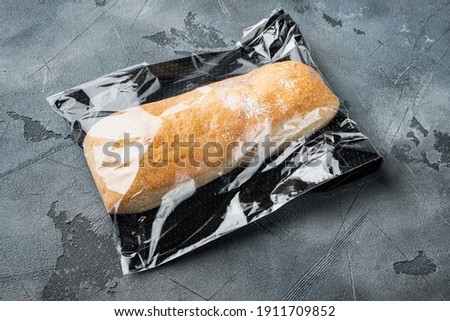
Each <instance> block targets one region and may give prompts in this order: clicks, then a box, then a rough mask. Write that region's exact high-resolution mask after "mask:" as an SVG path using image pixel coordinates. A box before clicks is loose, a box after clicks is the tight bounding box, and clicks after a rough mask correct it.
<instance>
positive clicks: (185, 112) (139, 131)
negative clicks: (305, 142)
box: [84, 61, 339, 214]
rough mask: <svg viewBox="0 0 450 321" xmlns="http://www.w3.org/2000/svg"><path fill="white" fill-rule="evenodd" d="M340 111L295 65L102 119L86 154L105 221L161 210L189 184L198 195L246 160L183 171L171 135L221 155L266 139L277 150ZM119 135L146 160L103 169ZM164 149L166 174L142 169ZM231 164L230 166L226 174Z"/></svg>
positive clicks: (311, 75)
mask: <svg viewBox="0 0 450 321" xmlns="http://www.w3.org/2000/svg"><path fill="white" fill-rule="evenodd" d="M338 108H339V101H338V99H337V97H336V96H335V95H334V94H333V93H332V92H331V91H330V90H329V89H328V87H327V86H326V85H325V84H324V82H323V81H322V79H321V78H320V76H319V74H318V73H317V71H315V70H314V69H313V68H311V67H309V66H307V65H305V64H303V63H300V62H294V61H286V62H279V63H274V64H270V65H266V66H264V67H261V68H258V69H256V70H253V71H252V72H250V73H248V74H245V75H243V76H239V77H234V78H230V79H227V80H223V81H220V82H216V83H213V84H210V85H207V86H204V87H201V88H198V89H195V90H193V91H190V92H187V93H185V94H182V95H179V96H176V97H172V98H169V99H165V100H162V101H158V102H154V103H150V104H145V105H142V106H138V107H132V108H129V109H126V110H124V111H121V112H118V113H115V114H113V115H110V116H108V117H105V118H103V119H102V120H100V121H99V122H98V123H96V124H95V125H94V126H93V127H92V128H91V130H90V131H89V132H88V133H87V135H86V138H85V140H84V151H85V156H86V159H87V163H88V165H89V168H90V170H91V172H92V175H93V177H94V180H95V183H96V184H97V187H98V190H99V192H100V195H101V197H102V199H103V202H104V204H105V206H106V209H107V210H108V211H109V212H110V213H121V214H127V213H140V212H143V211H146V210H149V209H152V208H155V207H157V206H159V205H160V203H161V199H162V197H163V196H164V195H165V194H166V193H167V192H168V191H170V190H171V189H172V188H173V187H174V186H176V185H177V184H178V183H180V182H182V181H185V180H187V179H193V180H194V181H195V186H196V188H198V187H200V186H202V185H204V184H207V183H209V182H210V181H212V180H214V179H216V178H217V177H219V176H221V175H223V174H224V173H226V172H228V171H230V170H232V169H233V168H234V167H236V166H237V165H238V162H237V161H238V160H239V159H240V158H242V157H243V156H244V155H243V154H242V153H240V152H239V148H236V149H234V153H233V154H232V155H224V156H223V157H221V158H216V159H214V161H215V162H216V161H218V162H216V163H215V164H219V165H218V166H215V167H211V166H207V165H206V164H204V163H202V162H201V164H200V165H199V166H192V164H189V163H188V162H186V165H185V166H184V167H180V166H178V165H177V162H176V160H177V159H175V155H174V153H173V148H171V147H170V143H172V142H173V141H174V137H175V135H176V134H178V135H179V141H184V142H187V141H189V135H192V134H193V135H194V137H195V141H196V142H199V143H200V144H201V147H203V146H204V144H206V143H208V142H217V143H219V144H220V145H221V146H223V148H224V150H225V149H226V146H228V145H229V144H230V143H233V142H237V143H239V144H240V145H241V144H242V143H245V142H250V141H253V142H258V141H261V137H262V135H263V134H270V135H271V139H272V141H275V142H278V143H279V142H282V141H293V140H296V139H298V138H299V137H302V136H304V135H308V134H311V133H313V132H314V131H316V130H318V129H320V128H322V127H324V126H326V125H327V124H328V122H329V121H330V120H331V119H332V118H333V117H334V116H335V115H336V112H337V110H338ZM124 133H129V137H130V142H139V143H141V144H143V145H144V146H145V153H144V154H143V155H140V156H141V157H140V158H139V155H138V154H137V153H135V154H131V159H130V160H129V161H128V162H127V163H126V164H124V163H123V162H122V164H120V165H118V166H115V167H108V166H103V165H102V163H103V162H109V161H111V158H110V157H107V156H106V155H105V153H103V151H102V147H103V145H104V144H105V143H107V142H114V143H116V146H114V148H112V149H111V151H116V152H119V153H120V152H121V151H122V150H123V145H124V144H125V141H124ZM164 142H166V143H168V144H169V149H168V150H169V153H168V159H167V166H164V167H155V166H153V165H151V164H150V162H148V161H147V157H149V151H150V150H152V159H153V160H154V161H158V160H160V159H161V158H162V157H163V154H162V152H161V148H162V146H163V143H164ZM129 150H130V151H131V150H133V147H130V149H129ZM135 150H136V151H137V150H138V149H137V148H135ZM193 154H194V158H195V160H197V161H201V160H202V157H203V156H204V155H203V148H195V149H194V153H193ZM142 156H143V157H142ZM266 156H268V155H266ZM178 158H179V159H180V160H187V158H188V155H187V149H186V148H181V149H179V157H178ZM231 158H232V159H233V160H235V162H233V164H234V165H233V166H231V167H230V166H227V164H228V165H229V162H230V159H231ZM139 165H140V166H139Z"/></svg>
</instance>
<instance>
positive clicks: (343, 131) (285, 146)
mask: <svg viewBox="0 0 450 321" xmlns="http://www.w3.org/2000/svg"><path fill="white" fill-rule="evenodd" d="M289 60H290V61H299V62H302V63H304V64H306V65H308V66H309V67H310V68H311V72H313V73H314V72H316V71H315V70H317V66H316V64H315V63H314V62H313V60H312V59H311V56H310V54H309V50H308V49H307V46H306V45H305V42H304V39H303V36H302V34H301V33H300V31H299V29H298V27H297V25H296V24H295V22H294V21H293V20H292V19H291V18H290V17H289V15H287V14H285V13H284V12H283V11H275V12H274V13H272V14H271V15H270V16H268V17H266V18H264V19H263V20H261V21H260V22H259V23H257V24H255V25H253V26H251V27H249V28H247V29H245V30H244V35H243V37H242V39H241V40H240V41H239V42H238V43H237V46H236V48H235V49H233V50H229V51H224V52H213V53H203V54H198V55H197V54H193V55H192V56H191V57H187V58H182V59H178V60H174V61H169V62H163V63H158V64H148V63H142V64H139V65H135V66H132V67H129V68H126V69H123V70H120V71H117V72H115V73H112V74H109V75H107V76H103V77H101V78H99V79H97V80H94V81H91V82H88V83H86V84H83V85H80V86H76V87H74V88H72V89H69V90H66V91H64V92H61V93H59V94H56V95H53V96H51V97H49V98H48V101H49V102H50V104H51V105H52V106H53V108H55V110H56V111H57V112H58V113H59V114H60V115H62V116H63V117H64V118H65V119H66V120H68V121H69V123H70V124H71V126H72V133H73V137H74V139H75V140H76V141H77V142H78V144H80V146H83V145H84V147H85V150H86V151H87V152H86V158H87V160H88V164H89V166H90V168H91V171H92V172H93V173H96V174H95V175H94V180H95V181H96V183H97V186H98V187H99V190H100V194H101V195H102V196H103V197H104V201H105V204H109V205H107V210H108V211H109V212H110V213H112V217H113V219H114V223H115V225H116V228H117V231H118V236H119V238H118V240H119V244H118V247H119V252H120V253H121V256H122V269H123V271H124V273H131V272H138V271H142V270H146V269H150V268H153V267H155V266H158V265H160V264H162V263H165V262H168V261H170V260H172V259H174V258H176V257H179V256H181V255H183V254H185V253H187V252H190V251H192V250H194V249H196V248H198V247H200V246H202V245H204V244H206V243H208V242H210V241H212V240H214V239H217V238H218V237H221V236H222V235H225V234H227V233H229V232H232V231H234V230H236V229H238V228H240V227H242V226H245V225H247V224H249V223H251V222H253V221H255V220H257V219H259V218H261V217H264V216H265V215H268V214H270V213H271V212H273V211H275V210H277V209H278V208H280V207H281V206H283V205H284V204H286V203H287V202H289V201H291V200H292V199H294V198H296V197H298V196H300V195H301V194H303V193H305V192H307V191H310V190H311V189H318V188H329V187H332V186H333V185H336V184H339V183H341V182H342V181H345V180H350V179H353V178H357V177H360V176H361V175H364V174H368V173H370V172H373V171H375V170H376V169H377V168H378V167H379V165H380V164H381V162H382V159H381V157H380V156H379V155H378V153H377V152H376V151H375V150H374V149H373V147H372V145H371V144H370V142H369V141H368V139H367V137H366V136H364V135H363V134H361V133H360V132H359V131H358V129H357V128H356V127H355V123H354V121H352V120H351V119H350V118H349V117H348V115H347V111H346V110H345V108H344V107H343V106H340V108H339V110H338V111H337V112H336V110H335V109H334V107H332V106H322V107H318V108H314V109H312V110H308V111H306V112H304V113H301V114H296V115H295V117H294V116H293V117H292V118H291V119H289V120H288V121H286V122H284V123H283V127H282V128H281V129H280V128H276V130H275V128H274V127H273V124H272V123H271V121H270V117H269V116H268V114H269V111H270V108H272V107H273V106H266V105H265V104H264V103H263V102H261V101H255V100H254V99H255V97H256V96H257V95H256V96H255V95H252V94H251V93H249V94H248V95H247V94H245V95H244V94H241V95H239V96H235V95H233V88H234V87H236V86H241V87H242V88H245V86H246V85H248V84H245V83H241V82H239V80H238V79H239V78H235V77H237V76H241V75H246V74H249V73H250V72H252V71H254V70H255V69H258V68H259V69H258V70H261V69H263V68H264V66H265V65H268V64H272V63H274V62H279V61H289ZM317 71H318V70H317ZM256 72H257V71H256ZM317 75H318V76H317V77H319V78H320V77H321V76H320V73H319V74H317ZM222 80H226V81H224V82H221V83H220V85H221V86H222V87H223V88H220V86H219V87H218V86H216V87H214V88H213V87H210V86H208V84H212V83H217V82H218V81H222ZM278 80H279V82H278V83H277V84H278V86H279V88H280V89H279V92H280V93H289V92H290V91H292V90H296V88H300V87H301V86H298V84H294V83H292V82H291V81H290V79H284V78H283V77H279V79H278ZM212 88H213V89H212ZM193 90H194V94H193V95H191V96H192V97H193V99H192V101H177V102H176V103H173V104H169V105H168V106H164V108H160V110H159V109H158V108H159V107H158V108H156V109H158V110H156V109H151V108H150V107H149V106H152V105H151V104H150V105H147V104H149V103H152V102H159V101H162V100H164V99H166V98H170V97H175V96H178V95H180V94H183V93H186V92H191V91H193ZM285 95H286V94H280V97H279V99H280V100H283V98H284V97H285ZM212 96H214V99H216V100H220V101H221V104H222V105H223V106H225V107H226V108H228V107H229V108H231V109H233V108H235V106H241V108H243V110H244V111H245V115H246V116H245V117H247V119H249V120H248V122H249V124H250V125H249V126H248V127H247V128H246V129H245V130H244V131H243V132H242V133H240V134H239V135H238V136H237V137H235V138H236V142H237V144H238V146H237V148H236V149H235V150H234V151H233V153H232V154H231V155H228V157H229V158H224V159H222V161H223V162H222V165H221V166H222V167H220V166H219V167H218V168H216V169H215V170H210V169H207V168H201V166H200V168H177V170H176V175H175V177H174V178H172V179H173V180H172V183H171V184H169V185H168V186H167V184H166V186H158V184H157V183H158V182H159V181H161V182H162V181H163V180H164V178H165V177H166V176H164V175H162V174H161V173H164V169H161V170H158V169H152V171H149V172H148V173H149V175H151V176H152V177H154V180H153V181H152V183H151V184H153V183H154V182H156V183H154V184H156V185H155V186H153V185H152V186H149V185H145V184H144V185H143V186H142V187H140V188H137V186H139V184H137V183H136V182H137V180H138V179H141V177H142V171H145V170H146V169H145V168H143V167H142V161H143V157H145V156H146V155H148V153H149V152H150V151H151V149H152V148H153V147H154V145H155V144H156V140H158V139H159V136H160V134H161V133H162V132H163V129H164V128H166V127H167V119H169V120H171V122H172V123H173V126H174V128H175V127H176V126H177V122H176V119H177V117H181V116H180V115H188V114H191V115H192V114H195V113H198V112H199V111H198V110H199V109H198V106H201V105H202V104H206V103H207V102H208V101H209V100H210V99H211V97H212ZM242 97H244V98H242ZM279 106H283V103H281V102H280V103H279ZM152 108H153V107H152ZM117 112H120V113H117ZM330 115H331V116H330ZM333 116H334V117H333ZM105 117H107V121H105V119H106V118H105ZM213 118H214V117H213ZM213 118H212V119H211V120H208V121H206V122H205V124H204V126H205V128H207V130H208V132H209V133H214V130H215V128H214V127H215V126H216V123H215V122H214V119H213ZM174 119H175V120H174ZM102 120H103V121H102ZM136 120H138V121H136ZM232 121H233V120H232V119H230V122H232ZM180 122H181V123H183V122H186V120H185V119H184V118H181V119H180ZM172 123H171V124H172ZM181 123H180V124H181ZM94 125H95V126H94ZM324 125H325V126H324ZM205 130H206V129H205ZM218 130H221V129H220V128H219V129H218ZM222 131H223V130H222ZM86 134H87V138H86ZM125 134H126V135H128V136H127V139H128V140H129V142H131V143H139V145H140V146H142V148H143V152H142V151H141V150H138V149H133V148H130V149H128V151H129V155H127V157H128V158H127V159H125V158H126V157H125V156H126V155H125V147H126V146H125V141H124V135H125ZM174 134H175V133H174ZM274 134H275V135H274ZM211 135H212V134H211ZM211 135H210V136H208V137H209V139H210V140H212V141H214V140H216V141H220V137H217V139H215V138H214V135H212V136H211ZM268 135H269V136H270V135H271V137H270V138H271V141H274V142H275V143H276V144H275V147H274V148H273V149H272V150H271V152H269V153H267V151H266V150H265V149H264V148H262V144H263V141H264V139H265V138H266V137H267V136H268ZM274 136H275V137H274ZM106 142H111V143H117V144H116V145H114V146H112V147H113V150H114V152H115V153H116V154H115V155H120V159H121V162H119V163H117V164H116V165H115V166H108V167H106V166H103V165H102V164H104V163H105V162H107V163H108V162H110V161H111V162H112V161H113V159H112V158H111V156H108V155H105V149H104V144H105V143H106ZM248 142H252V144H253V145H252V146H250V148H249V149H247V151H248V150H250V151H251V153H250V154H251V155H252V157H250V161H249V162H242V161H243V160H244V159H248V158H249V157H248V156H249V153H247V152H243V151H242V150H243V149H242V145H244V144H245V143H248ZM196 155H197V156H200V154H196ZM229 161H230V162H231V163H235V164H240V166H225V163H228V162H229ZM242 163H244V164H242ZM199 177H200V178H199ZM150 187H152V190H155V192H154V193H151V194H150V195H148V193H147V192H148V189H149V188H150ZM159 187H160V188H159ZM104 190H108V191H109V194H108V200H106V199H105V198H106V197H105V195H106V194H105V193H104ZM144 196H145V197H144ZM133 200H134V201H136V203H137V204H141V203H142V204H147V208H145V211H141V210H137V211H136V212H131V213H130V212H127V214H123V213H122V212H121V209H123V208H124V206H126V204H125V203H126V202H128V203H129V202H132V201H133ZM148 204H152V205H151V206H148ZM132 208H133V207H132ZM136 208H137V209H140V208H141V207H139V206H138V207H136ZM142 208H144V207H142Z"/></svg>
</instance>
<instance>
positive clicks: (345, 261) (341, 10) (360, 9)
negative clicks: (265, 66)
mask: <svg viewBox="0 0 450 321" xmlns="http://www.w3.org/2000/svg"><path fill="white" fill-rule="evenodd" d="M0 3H1V4H0V8H1V9H0V25H1V30H2V32H1V34H0V43H1V56H0V75H1V77H0V79H1V80H0V81H1V86H0V99H1V102H0V106H1V108H0V111H1V114H0V138H1V141H0V151H1V174H0V176H1V193H0V218H1V225H0V228H1V234H0V298H1V299H2V300H8V299H9V300H10V299H17V300H36V299H44V300H45V299H47V300H48V299H50V300H52V299H57V300H71V299H83V300H97V299H105V300H130V299H148V300H164V299H174V300H178V299H180V300H211V299H213V300H216V299H217V300H223V299H226V300H235V299H241V300H246V299H251V300H272V299H274V300H278V299H295V300H307V299H312V300H444V299H446V300H448V299H450V202H449V193H450V187H449V185H450V184H449V183H450V168H449V167H450V136H449V131H450V128H449V123H450V103H449V102H450V97H449V96H450V90H449V83H450V54H448V53H449V49H450V5H449V2H448V1H428V2H427V1H417V2H416V1H406V0H405V1H392V2H389V1H386V2H385V1H368V0H363V1H341V2H338V1H319V2H307V1H305V2H303V1H299V2H294V1H240V0H234V1H225V0H219V1H210V2H207V3H206V2H204V1H167V0H164V1H142V0H141V1H131V0H130V1H117V2H115V3H114V2H113V1H109V0H106V1H100V0H97V1H94V0H79V1H13V0H9V1H8V0H1V1H0ZM275 7H282V8H284V9H285V10H286V11H287V12H289V13H290V14H291V15H292V17H293V18H294V19H295V20H296V21H297V22H298V24H299V25H300V27H301V29H302V31H303V33H304V35H305V37H306V38H307V39H308V40H309V42H310V44H311V46H312V54H313V56H314V58H315V59H316V61H317V62H318V64H319V66H320V68H321V70H322V71H323V73H324V74H325V76H326V77H327V78H328V80H329V82H330V83H331V85H332V86H333V88H334V90H335V92H336V93H337V94H338V95H339V96H340V97H341V99H343V100H345V101H346V103H347V105H348V106H349V109H350V112H351V115H352V117H353V118H354V119H355V120H356V121H357V122H358V124H359V126H360V128H361V129H362V131H363V132H365V133H366V134H367V135H369V136H370V137H371V139H372V141H373V142H374V144H375V145H376V146H378V148H380V150H381V151H382V153H383V154H384V155H385V160H386V162H385V167H384V170H383V172H382V174H381V176H380V177H379V178H378V179H376V180H374V179H371V178H368V179H361V180H359V181H356V182H353V183H351V184H348V185H345V186H342V187H339V188H338V189H335V190H333V191H330V192H327V193H325V194H320V193H310V194H308V195H305V196H304V197H301V198H299V199H297V200H296V201H293V202H291V203H289V204H288V205H287V206H285V207H284V208H282V209H281V210H279V211H278V212H276V213H275V214H273V215H272V216H270V217H267V218H266V219H263V220H261V221H260V222H261V224H253V225H250V226H249V227H246V228H244V229H242V230H240V231H238V232H235V233H233V234H231V235H229V236H227V237H225V238H222V239H221V240H218V241H217V242H215V243H213V244H211V245H208V246H206V247H205V248H203V249H201V250H199V251H196V252H195V253H192V254H190V255H187V256H185V257H184V258H182V259H180V260H177V261H175V262H173V263H170V264H167V265H165V266H161V267H160V268H158V269H156V270H153V271H148V272H145V273H141V274H137V275H131V276H122V274H121V271H120V266H119V260H118V257H117V255H116V252H115V248H114V244H113V239H112V237H111V224H110V222H109V218H108V217H107V216H106V215H105V212H104V210H103V206H102V203H101V201H100V198H99V196H98V194H97V192H96V188H95V186H94V183H93V181H92V179H91V177H90V174H89V172H88V170H87V167H86V164H85V161H84V158H83V154H82V151H81V149H79V148H78V146H76V145H75V144H74V143H73V142H72V141H71V140H70V139H69V138H68V135H69V133H70V131H69V128H68V126H67V125H66V123H65V122H64V120H63V119H62V118H61V117H59V116H58V115H57V114H56V113H54V112H53V110H52V109H51V108H50V107H49V106H48V104H47V102H46V101H45V99H44V98H45V97H46V96H48V95H50V94H53V93H55V92H58V91H61V90H63V89H66V88H69V87H72V86H74V85H76V84H79V83H83V82H86V81H88V80H91V79H94V78H97V77H98V76H100V75H103V74H106V73H109V72H112V71H115V70H117V69H120V68H123V67H125V66H128V65H131V64H134V63H139V62H142V61H147V62H150V63H153V62H159V61H163V60H168V59H173V58H177V57H181V56H184V55H186V54H187V53H189V52H192V51H203V50H216V49H219V48H222V47H227V48H230V47H233V46H234V43H235V42H236V41H237V40H238V39H239V38H240V36H241V32H242V29H243V28H244V27H246V26H249V25H251V24H253V23H256V22H257V21H259V20H260V19H261V18H262V17H264V16H265V15H267V14H268V13H270V12H271V11H272V10H273V9H274V8H275Z"/></svg>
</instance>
